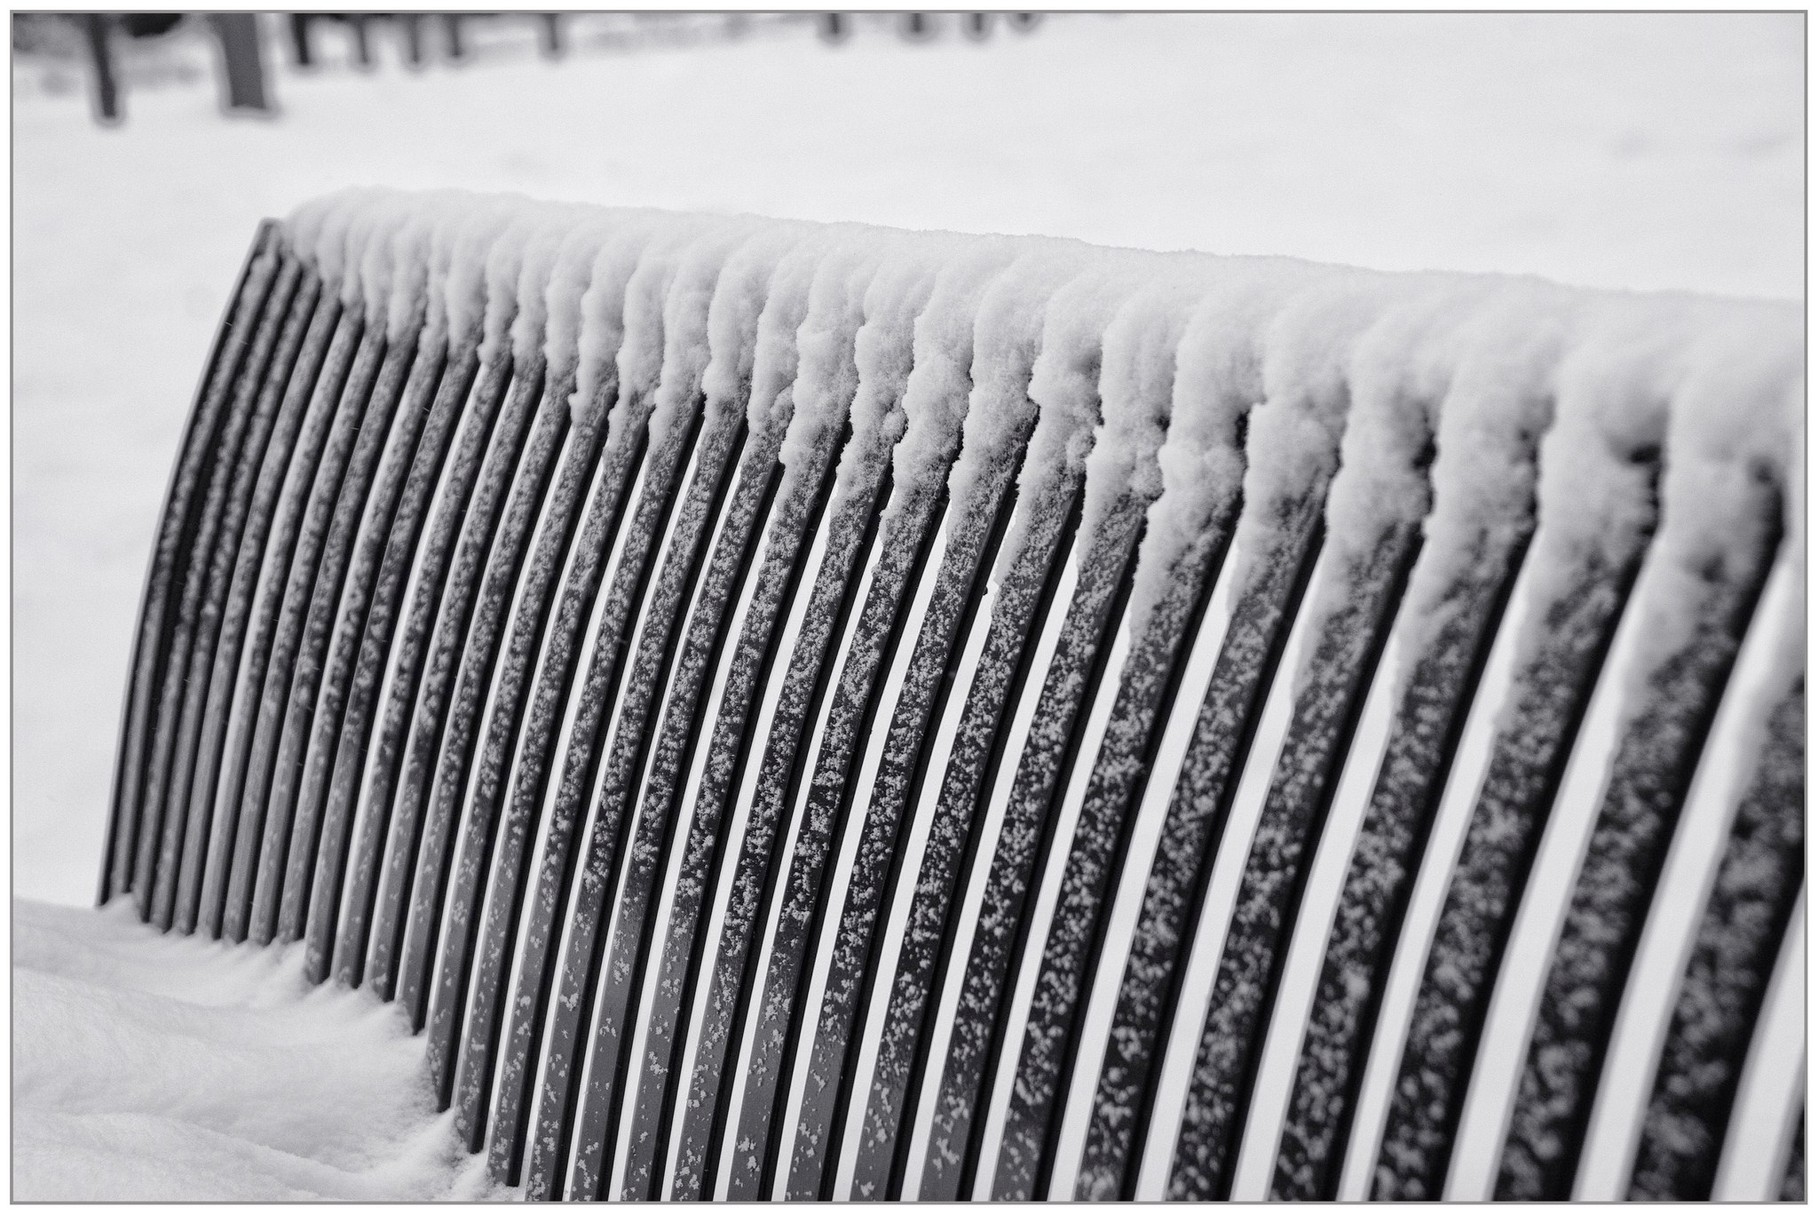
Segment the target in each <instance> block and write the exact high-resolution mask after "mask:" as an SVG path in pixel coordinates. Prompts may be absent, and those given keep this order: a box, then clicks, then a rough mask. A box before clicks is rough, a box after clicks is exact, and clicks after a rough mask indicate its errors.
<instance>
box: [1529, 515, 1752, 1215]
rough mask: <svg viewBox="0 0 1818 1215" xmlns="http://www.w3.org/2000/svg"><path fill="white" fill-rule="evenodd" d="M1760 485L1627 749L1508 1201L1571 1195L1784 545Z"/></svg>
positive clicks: (1558, 968) (1533, 1045) (1547, 1003)
mask: <svg viewBox="0 0 1818 1215" xmlns="http://www.w3.org/2000/svg"><path fill="white" fill-rule="evenodd" d="M1756 489H1757V493H1756V494H1755V495H1754V497H1755V501H1754V502H1753V503H1751V505H1752V506H1753V507H1754V508H1755V511H1754V515H1755V517H1754V518H1753V519H1751V520H1748V521H1747V523H1746V524H1745V525H1739V526H1737V527H1735V528H1732V529H1731V533H1732V540H1731V544H1732V548H1731V554H1732V558H1733V560H1734V562H1735V566H1734V568H1733V571H1731V572H1728V576H1727V577H1726V571H1723V570H1720V569H1714V570H1709V571H1707V572H1706V574H1705V578H1706V581H1705V584H1704V585H1703V586H1701V587H1699V588H1698V590H1697V593H1696V601H1695V602H1693V603H1691V604H1688V605H1684V606H1685V607H1686V608H1689V610H1690V611H1691V612H1692V614H1693V616H1694V620H1695V623H1694V625H1693V632H1692V636H1691V637H1690V638H1689V639H1688V641H1687V643H1686V644H1685V645H1684V646H1683V647H1682V648H1681V649H1680V650H1679V652H1678V653H1676V654H1674V655H1673V656H1671V657H1670V658H1668V659H1667V660H1666V661H1665V662H1664V663H1663V664H1662V666H1661V667H1660V669H1658V670H1657V671H1655V672H1654V673H1652V674H1651V675H1650V677H1649V679H1648V690H1647V692H1646V693H1645V694H1644V696H1643V698H1642V700H1641V701H1640V702H1639V703H1641V704H1642V705H1644V706H1645V707H1643V708H1641V709H1640V710H1639V712H1638V713H1637V715H1636V717H1635V718H1634V719H1633V720H1632V721H1631V722H1630V723H1629V725H1628V727H1627V730H1626V732H1625V734H1624V736H1623V739H1622V742H1621V744H1620V745H1619V748H1618V750H1617V754H1616V759H1615V762H1614V764H1613V766H1612V768H1611V770H1610V778H1609V783H1608V785H1607V787H1606V788H1605V791H1604V794H1603V804H1602V806H1601V808H1600V809H1599V811H1598V815H1597V822H1596V825H1595V826H1593V827H1592V828H1591V838H1590V840H1589V842H1588V843H1587V844H1586V845H1585V855H1584V862H1583V864H1582V866H1581V867H1580V869H1579V872H1578V881H1577V884H1576V886H1575V887H1574V888H1573V892H1572V901H1571V904H1570V906H1569V907H1568V909H1567V911H1566V917H1565V923H1564V925H1563V926H1562V927H1561V929H1560V933H1559V941H1558V944H1557V945H1556V946H1555V948H1554V952H1553V962H1552V967H1551V969H1550V970H1549V972H1548V974H1547V981H1546V987H1545V990H1544V992H1543V994H1542V996H1541V1000H1540V1007H1539V1010H1538V1013H1537V1014H1536V1016H1535V1021H1534V1033H1533V1037H1532V1038H1531V1039H1530V1040H1529V1043H1528V1061H1527V1065H1526V1067H1525V1069H1524V1070H1523V1073H1522V1078H1521V1083H1520V1087H1519V1088H1518V1089H1517V1091H1516V1096H1515V1108H1514V1112H1513V1113H1512V1114H1511V1115H1510V1119H1509V1136H1508V1139H1507V1141H1506V1142H1505V1144H1504V1146H1503V1154H1502V1165H1501V1169H1500V1172H1499V1175H1498V1177H1497V1181H1496V1195H1497V1197H1498V1198H1504V1197H1507V1198H1520V1197H1525V1196H1532V1197H1535V1198H1538V1197H1541V1196H1549V1197H1551V1196H1557V1197H1560V1198H1565V1197H1569V1196H1570V1194H1571V1186H1572V1179H1573V1177H1574V1175H1575V1174H1576V1172H1577V1168H1578V1156H1579V1151H1580V1149H1581V1148H1582V1147H1583V1140H1584V1130H1585V1126H1586V1124H1587V1122H1588V1121H1589V1119H1590V1114H1591V1102H1592V1099H1593V1098H1594V1096H1595V1093H1596V1087H1597V1079H1598V1077H1599V1076H1600V1075H1601V1074H1602V1070H1603V1057H1604V1053H1605V1051H1606V1049H1607V1048H1608V1045H1609V1037H1610V1033H1611V1030H1612V1029H1613V1028H1614V1025H1615V1020H1616V1009H1617V1005H1618V1004H1619V1002H1620V1001H1621V999H1622V989H1623V986H1624V984H1625V982H1626V981H1627V978H1628V971H1629V964H1630V962H1631V961H1633V959H1634V955H1635V949H1636V946H1637V945H1638V943H1639V942H1640V939H1641V930H1642V926H1643V924H1644V923H1645V921H1646V918H1647V910H1648V906H1649V904H1650V902H1651V901H1652V899H1653V895H1654V887H1655V884H1656V883H1657V882H1658V880H1659V877H1660V870H1661V868H1662V866H1664V865H1665V863H1666V854H1667V849H1668V847H1669V846H1670V845H1671V843H1672V838H1673V829H1674V827H1675V826H1676V825H1677V823H1678V821H1679V811H1680V808H1681V807H1682V806H1683V804H1684V801H1685V793H1686V789H1687V787H1688V786H1689V785H1690V784H1691V780H1692V773H1693V771H1694V769H1695V768H1696V767H1697V763H1698V753H1699V752H1700V751H1701V750H1702V749H1703V746H1704V739H1705V735H1706V734H1707V733H1708V731H1709V730H1710V726H1711V720H1712V718H1713V717H1714V716H1715V715H1716V711H1717V702H1718V700H1719V699H1720V698H1721V696H1722V692H1723V685H1724V683H1725V682H1726V681H1727V680H1728V679H1729V674H1730V668H1731V665H1732V664H1733V663H1734V661H1735V657H1736V651H1737V649H1739V648H1740V646H1741V642H1742V634H1743V632H1744V630H1745V629H1746V628H1747V625H1748V621H1749V618H1750V617H1751V616H1752V615H1753V614H1754V610H1755V604H1756V602H1757V600H1758V599H1759V598H1760V595H1761V590H1762V587H1763V585H1764V584H1765V583H1766V581H1767V575H1768V571H1769V569H1770V568H1771V567H1772V564H1773V556H1774V551H1775V548H1776V547H1777V545H1778V543H1779V539H1780V534H1779V529H1780V519H1781V516H1780V498H1779V494H1778V493H1776V492H1775V491H1774V490H1773V488H1772V487H1771V486H1769V485H1767V484H1765V483H1761V482H1758V483H1757V485H1756ZM1751 532H1753V533H1754V534H1752V535H1751V534H1750V533H1751Z"/></svg>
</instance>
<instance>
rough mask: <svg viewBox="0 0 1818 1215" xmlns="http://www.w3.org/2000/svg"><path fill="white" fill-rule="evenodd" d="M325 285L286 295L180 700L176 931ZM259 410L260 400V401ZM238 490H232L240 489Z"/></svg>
mask: <svg viewBox="0 0 1818 1215" xmlns="http://www.w3.org/2000/svg"><path fill="white" fill-rule="evenodd" d="M321 296H322V284H321V281H320V280H318V279H317V278H316V277H315V275H314V274H312V273H310V272H308V271H305V272H304V274H303V277H302V282H301V284H300V286H299V287H298V289H297V291H296V294H295V295H294V297H293V298H292V301H291V318H290V320H289V321H288V322H286V326H287V327H286V329H285V332H284V335H283V336H282V337H281V338H280V339H279V345H278V351H277V353H276V355H274V356H273V358H272V361H271V364H270V366H269V367H267V369H266V374H265V388H264V390H263V391H264V392H266V393H269V394H272V395H273V396H274V397H276V398H277V400H278V401H279V405H278V407H277V409H276V411H275V416H274V417H273V418H272V420H271V423H270V426H269V428H268V430H267V432H266V436H265V438H264V440H263V441H262V442H261V443H260V444H259V446H260V458H259V465H258V468H257V470H256V472H257V477H256V480H255V482H254V484H253V485H252V486H250V487H249V488H250V490H251V496H250V500H249V501H247V502H246V503H245V504H244V507H243V515H242V518H241V521H240V523H239V526H238V529H237V530H238V533H239V534H238V535H237V537H236V539H235V544H234V550H233V553H232V555H231V565H230V567H229V577H230V579H231V581H230V582H229V583H228V585H227V586H226V588H225V589H224V590H223V591H222V593H221V597H220V598H219V600H216V599H215V597H214V596H213V594H212V593H211V596H210V603H211V604H213V605H214V608H213V611H214V613H215V619H214V628H215V639H214V643H213V644H212V645H211V646H208V647H205V648H206V649H208V650H209V652H210V653H209V659H210V661H209V669H208V670H207V671H206V672H200V673H197V674H196V675H195V676H194V677H193V680H192V682H193V685H194V686H193V687H192V689H191V690H192V692H196V693H198V699H197V700H195V701H191V702H186V703H185V706H184V708H185V712H188V711H189V709H190V707H191V705H194V706H195V708H196V713H195V718H194V721H193V722H190V723H186V725H185V734H184V737H183V741H181V742H180V743H179V747H180V748H181V750H180V753H181V751H188V752H189V753H190V755H191V761H190V762H191V765H192V767H191V774H190V777H189V781H188V785H189V805H188V808H187V810H186V811H185V813H184V842H183V855H182V859H181V862H180V865H179V874H178V880H177V894H176V908H175V911H174V913H173V916H172V920H173V924H174V926H175V927H176V928H177V929H178V931H180V932H184V933H190V932H194V931H195V930H196V928H197V926H198V925H199V924H200V923H201V916H202V890H203V885H204V881H205V876H206V868H205V867H206V865H207V862H208V859H209V852H210V848H209V845H210V841H211V840H212V839H213V838H214V831H215V824H214V809H215V781H216V778H217V777H218V776H219V774H220V768H221V740H222V737H223V735H224V733H225V731H226V729H227V717H228V712H229V710H230V708H231V707H232V698H233V686H234V674H235V672H236V671H237V670H238V669H239V665H240V651H241V647H242V645H243V644H244V642H245V640H246V628H247V625H248V624H249V623H250V617H251V615H252V597H253V592H254V590H255V589H256V587H257V585H258V581H259V567H260V565H261V564H262V559H263V557H264V555H265V543H266V539H267V538H268V536H269V535H270V531H271V524H272V514H273V511H274V510H275V508H276V506H277V501H278V495H279V493H280V492H281V491H282V490H283V488H284V475H285V472H286V470H287V469H288V468H289V467H290V459H291V454H292V452H293V451H294V450H295V447H296V442H297V432H298V430H299V428H300V427H301V426H302V424H303V416H304V408H305V407H306V406H307V405H308V404H309V398H310V393H309V392H308V391H307V390H304V391H296V390H294V389H292V388H290V384H291V382H292V381H293V380H295V379H299V378H300V379H302V380H305V381H309V382H311V383H312V384H313V380H314V376H315V371H314V368H315V367H317V366H319V365H320V363H321V355H322V353H323V351H324V349H325V347H326V338H327V334H328V331H327V329H326V328H320V327H318V326H317V324H316V318H317V317H318V316H320V315H321V314H322V312H323V311H324V306H323V304H322V300H321ZM318 330H319V332H320V336H321V337H322V339H323V341H322V342H321V343H318V344H317V345H316V346H315V347H314V348H313V349H312V348H311V347H310V345H309V340H308V339H309V336H310V335H311V334H312V333H314V332H317V331H318ZM260 409H261V412H264V405H263V403H261V406H260ZM238 492H239V491H238V489H236V493H238Z"/></svg>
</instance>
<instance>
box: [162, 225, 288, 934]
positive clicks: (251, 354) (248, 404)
mask: <svg viewBox="0 0 1818 1215" xmlns="http://www.w3.org/2000/svg"><path fill="white" fill-rule="evenodd" d="M297 274H298V266H297V264H296V262H295V261H294V260H292V259H290V258H285V259H284V264H283V268H282V269H281V270H280V271H279V274H278V278H277V281H276V282H275V283H274V284H273V286H272V289H271V292H270V294H268V295H267V297H266V301H265V307H264V310H263V312H262V313H261V315H260V317H259V322H258V330H257V332H256V334H255V336H254V338H253V342H252V346H251V348H250V349H249V350H248V351H247V354H246V358H245V359H244V361H243V362H242V363H241V366H240V370H239V374H238V375H237V376H236V377H235V379H236V383H235V386H234V394H233V400H232V401H231V403H230V404H229V405H228V406H227V416H226V418H225V419H224V420H223V422H222V425H221V430H220V434H219V436H218V441H217V444H216V448H215V452H214V458H213V461H212V465H213V466H212V467H211V469H210V470H209V476H208V490H207V493H206V494H205V496H204V498H203V501H202V505H201V512H200V513H201V518H200V519H199V521H198V525H197V528H196V532H195V535H194V536H193V537H192V538H191V540H190V552H189V554H188V558H187V560H186V562H185V564H186V566H187V568H186V569H185V570H184V572H183V591H182V594H181V595H180V596H179V597H178V600H177V612H176V620H175V627H174V628H173V629H172V632H171V638H170V642H169V651H168V657H167V659H166V662H165V668H164V686H163V688H162V690H161V694H160V696H159V714H158V720H157V726H156V728H155V729H154V730H153V733H152V759H151V767H150V772H149V774H148V779H147V782H146V785H147V787H146V801H145V804H144V805H143V806H142V807H141V808H140V811H139V813H140V818H141V822H140V827H139V856H138V858H137V862H136V864H135V866H134V881H133V885H134V893H135V895H136V896H137V897H138V899H139V904H140V908H141V912H142V914H143V913H146V912H149V915H148V918H149V919H150V920H151V921H152V922H153V923H155V924H156V925H157V926H158V927H159V928H161V929H168V928H169V927H170V924H171V918H172V911H173V906H174V903H175V901H176V888H177V866H178V862H179V860H180V858H181V855H182V844H183V834H184V811H185V810H187V809H188V806H189V783H190V775H191V772H192V771H193V761H194V758H195V756H194V749H193V740H194V737H195V733H194V729H193V728H192V727H191V723H192V722H193V721H194V717H195V714H196V713H197V712H199V711H200V707H201V706H200V703H199V702H200V700H201V698H202V693H203V690H204V688H203V684H202V678H203V674H204V672H206V670H207V668H208V665H209V662H210V659H211V658H212V657H213V651H214V643H215V631H216V630H215V625H216V624H217V623H218V621H219V608H220V598H221V596H222V595H223V594H224V593H225V591H226V582H227V576H228V573H229V572H230V570H231V568H232V562H233V558H234V553H235V550H236V549H237V548H238V547H239V540H240V537H239V526H240V523H241V521H242V520H243V518H244V508H245V497H246V494H247V492H248V491H249V490H250V489H251V483H252V479H253V476H254V474H256V473H257V471H258V468H259V463H260V460H261V457H262V456H263V455H264V452H263V450H262V446H263V441H264V436H265V434H266V433H268V431H269V429H270V426H271V422H272V413H273V412H274V411H275V408H276V404H277V400H276V395H275V394H266V393H262V392H261V391H260V390H261V388H262V387H263V385H264V382H265V379H266V367H267V366H268V365H269V363H270V361H271V357H272V350H273V348H274V347H275V346H276V345H277V342H278V334H279V331H280V330H281V329H282V328H283V327H284V324H285V321H286V317H287V313H288V312H289V305H290V296H291V293H292V292H293V291H294V290H295V289H296V284H297Z"/></svg>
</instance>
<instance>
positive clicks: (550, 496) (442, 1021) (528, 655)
mask: <svg viewBox="0 0 1818 1215" xmlns="http://www.w3.org/2000/svg"><path fill="white" fill-rule="evenodd" d="M572 391H573V385H572V383H570V382H568V381H562V382H560V383H558V384H556V385H555V388H554V391H553V392H552V394H551V396H552V397H553V399H555V400H557V401H561V400H566V399H567V397H568V396H569V395H570V393H571V392H572ZM591 416H592V418H593V420H592V421H590V422H589V423H588V424H586V425H584V426H577V427H574V428H572V429H571V430H570V431H569V442H568V450H567V451H566V452H565V453H564V454H563V457H562V462H561V464H560V465H559V466H558V469H557V472H556V476H555V482H554V485H553V486H552V487H551V488H550V489H549V490H548V491H547V496H546V498H545V502H544V507H543V520H542V523H541V525H540V527H539V529H538V532H537V538H536V542H535V545H534V547H533V548H532V549H531V551H530V553H529V554H528V555H527V557H526V558H525V565H524V569H523V572H522V573H521V574H520V576H519V589H518V599H517V607H516V609H515V611H514V612H513V619H512V621H511V627H510V631H509V633H508V634H507V636H506V644H505V648H504V652H503V653H502V654H501V655H500V656H499V660H498V670H497V672H496V674H495V676H494V680H493V684H494V687H493V692H492V696H491V705H492V708H491V712H490V715H489V720H488V722H487V726H486V731H485V741H484V744H483V746H482V748H481V750H480V754H479V755H478V757H477V758H476V761H475V769H474V774H473V779H472V782H471V783H472V797H471V803H470V805H469V806H468V808H467V811H466V821H465V823H464V824H463V836H462V845H461V851H460V858H461V859H460V864H459V866H458V867H457V868H456V870H455V872H454V874H453V875H452V877H451V879H450V881H451V886H450V891H449V896H448V899H447V908H446V910H445V911H444V912H443V921H442V940H443V951H442V962H441V965H440V966H439V967H438V969H437V971H436V985H435V989H434V991H433V992H432V993H431V998H430V1004H429V1009H430V1011H429V1023H428V1030H429V1034H428V1038H429V1042H428V1058H429V1074H430V1080H431V1082H432V1083H433V1084H434V1085H435V1088H436V1099H437V1101H438V1102H439V1103H442V1104H444V1105H446V1104H447V1103H448V1102H449V1101H451V1100H452V1099H453V1097H454V1081H455V1061H456V1054H457V1051H458V1050H459V1043H460V1033H461V1026H462V1020H463V1019H462V1013H463V1009H464V1007H465V1005H466V1001H467V996H468V991H469V979H470V978H471V977H472V973H473V966H474V950H475V947H476V943H477V942H476V934H477V933H478V930H479V926H480V924H479V919H480V911H481V901H482V900H483V899H484V898H485V895H486V878H487V874H488V872H489V871H490V870H491V868H492V864H491V862H492V858H493V852H494V842H495V840H496V839H497V838H498V833H499V820H500V815H501V811H502V810H503V808H504V801H505V796H506V792H507V782H508V780H509V778H510V769H511V767H512V760H513V752H514V744H516V743H517V741H518V735H519V732H520V727H521V726H522V724H523V720H524V712H525V708H526V703H527V701H528V698H529V696H530V693H531V690H532V689H531V677H532V675H533V674H534V673H535V666H536V659H537V653H538V651H539V650H540V649H541V647H542V642H543V635H544V632H545V630H546V628H547V626H548V622H549V614H550V609H551V608H552V606H553V600H554V599H555V596H556V592H557V590H558V588H559V585H560V581H561V576H562V569H563V567H564V565H566V564H567V561H568V553H569V550H570V548H571V546H572V545H573V542H574V537H575V532H576V529H577V527H578V525H579V524H580V516H581V512H582V507H583V506H584V505H585V503H586V498H587V487H588V485H589V483H590V482H591V481H592V480H593V477H594V472H595V470H596V469H597V468H598V467H599V463H600V448H601V446H602V445H603V444H604V443H605V440H606V429H607V428H606V424H605V419H603V418H598V416H597V415H591ZM488 975H489V978H488V983H489V988H490V986H491V985H492V984H502V983H503V982H504V980H505V977H506V976H505V974H504V972H503V970H502V969H499V968H492V969H489V971H488ZM475 994H476V997H477V995H478V993H475ZM485 1072H486V1075H485V1080H484V1083H485V1084H486V1085H487V1086H488V1087H490V1084H491V1081H492V1069H491V1066H490V1064H489V1065H488V1066H487V1067H486V1068H485ZM478 1080H479V1078H478V1077H476V1076H474V1075H473V1074H471V1073H469V1076H468V1084H469V1085H473V1084H474V1083H476V1082H478ZM476 1110H477V1111H478V1113H479V1115H480V1116H479V1117H477V1118H476V1117H473V1116H472V1115H473V1114H474V1113H475V1111H476ZM484 1112H485V1103H484V1101H483V1100H482V1101H480V1102H479V1103H478V1104H475V1103H472V1102H469V1101H466V1100H463V1102H462V1103H461V1105H460V1107H459V1108H458V1109H457V1111H456V1124H455V1125H456V1131H457V1132H458V1133H460V1134H461V1135H462V1136H463V1137H465V1138H466V1139H467V1141H468V1148H469V1150H470V1151H478V1150H479V1149H480V1147H481V1146H482V1145H483V1141H484V1135H485V1131H486V1120H485V1116H484Z"/></svg>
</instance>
